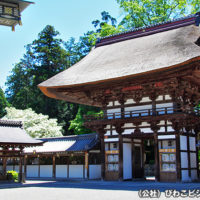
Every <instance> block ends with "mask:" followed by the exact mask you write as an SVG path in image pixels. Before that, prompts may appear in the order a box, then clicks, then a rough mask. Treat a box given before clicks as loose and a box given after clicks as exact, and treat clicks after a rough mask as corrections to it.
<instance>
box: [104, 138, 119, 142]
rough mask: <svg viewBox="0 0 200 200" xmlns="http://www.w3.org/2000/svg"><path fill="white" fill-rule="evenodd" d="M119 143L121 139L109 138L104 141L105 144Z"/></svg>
mask: <svg viewBox="0 0 200 200" xmlns="http://www.w3.org/2000/svg"><path fill="white" fill-rule="evenodd" d="M118 141H119V138H107V139H104V142H118Z"/></svg>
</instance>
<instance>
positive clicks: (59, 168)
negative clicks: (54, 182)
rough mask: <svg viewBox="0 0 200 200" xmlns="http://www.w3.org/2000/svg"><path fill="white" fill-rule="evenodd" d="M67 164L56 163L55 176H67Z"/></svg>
mask: <svg viewBox="0 0 200 200" xmlns="http://www.w3.org/2000/svg"><path fill="white" fill-rule="evenodd" d="M67 167H68V166H67V165H56V178H67Z"/></svg>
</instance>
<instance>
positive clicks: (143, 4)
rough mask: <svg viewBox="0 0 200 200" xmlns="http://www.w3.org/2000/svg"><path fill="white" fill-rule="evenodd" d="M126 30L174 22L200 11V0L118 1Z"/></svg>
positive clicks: (122, 22) (122, 23)
mask: <svg viewBox="0 0 200 200" xmlns="http://www.w3.org/2000/svg"><path fill="white" fill-rule="evenodd" d="M116 1H117V3H119V6H120V8H121V10H122V14H123V16H124V18H123V19H122V21H121V22H120V25H123V26H124V27H125V28H126V29H130V28H138V27H142V26H148V25H152V24H156V23H159V22H165V21H168V20H173V19H176V18H178V17H183V16H185V15H189V14H194V13H196V12H198V11H199V10H200V4H199V0H116Z"/></svg>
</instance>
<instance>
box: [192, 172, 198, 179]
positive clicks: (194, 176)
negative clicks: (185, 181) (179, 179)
mask: <svg viewBox="0 0 200 200" xmlns="http://www.w3.org/2000/svg"><path fill="white" fill-rule="evenodd" d="M191 179H192V180H193V181H194V180H197V179H198V177H197V170H191Z"/></svg>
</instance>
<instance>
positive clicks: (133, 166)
mask: <svg viewBox="0 0 200 200" xmlns="http://www.w3.org/2000/svg"><path fill="white" fill-rule="evenodd" d="M135 171H136V169H135V143H134V139H132V177H133V178H136V175H135Z"/></svg>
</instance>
